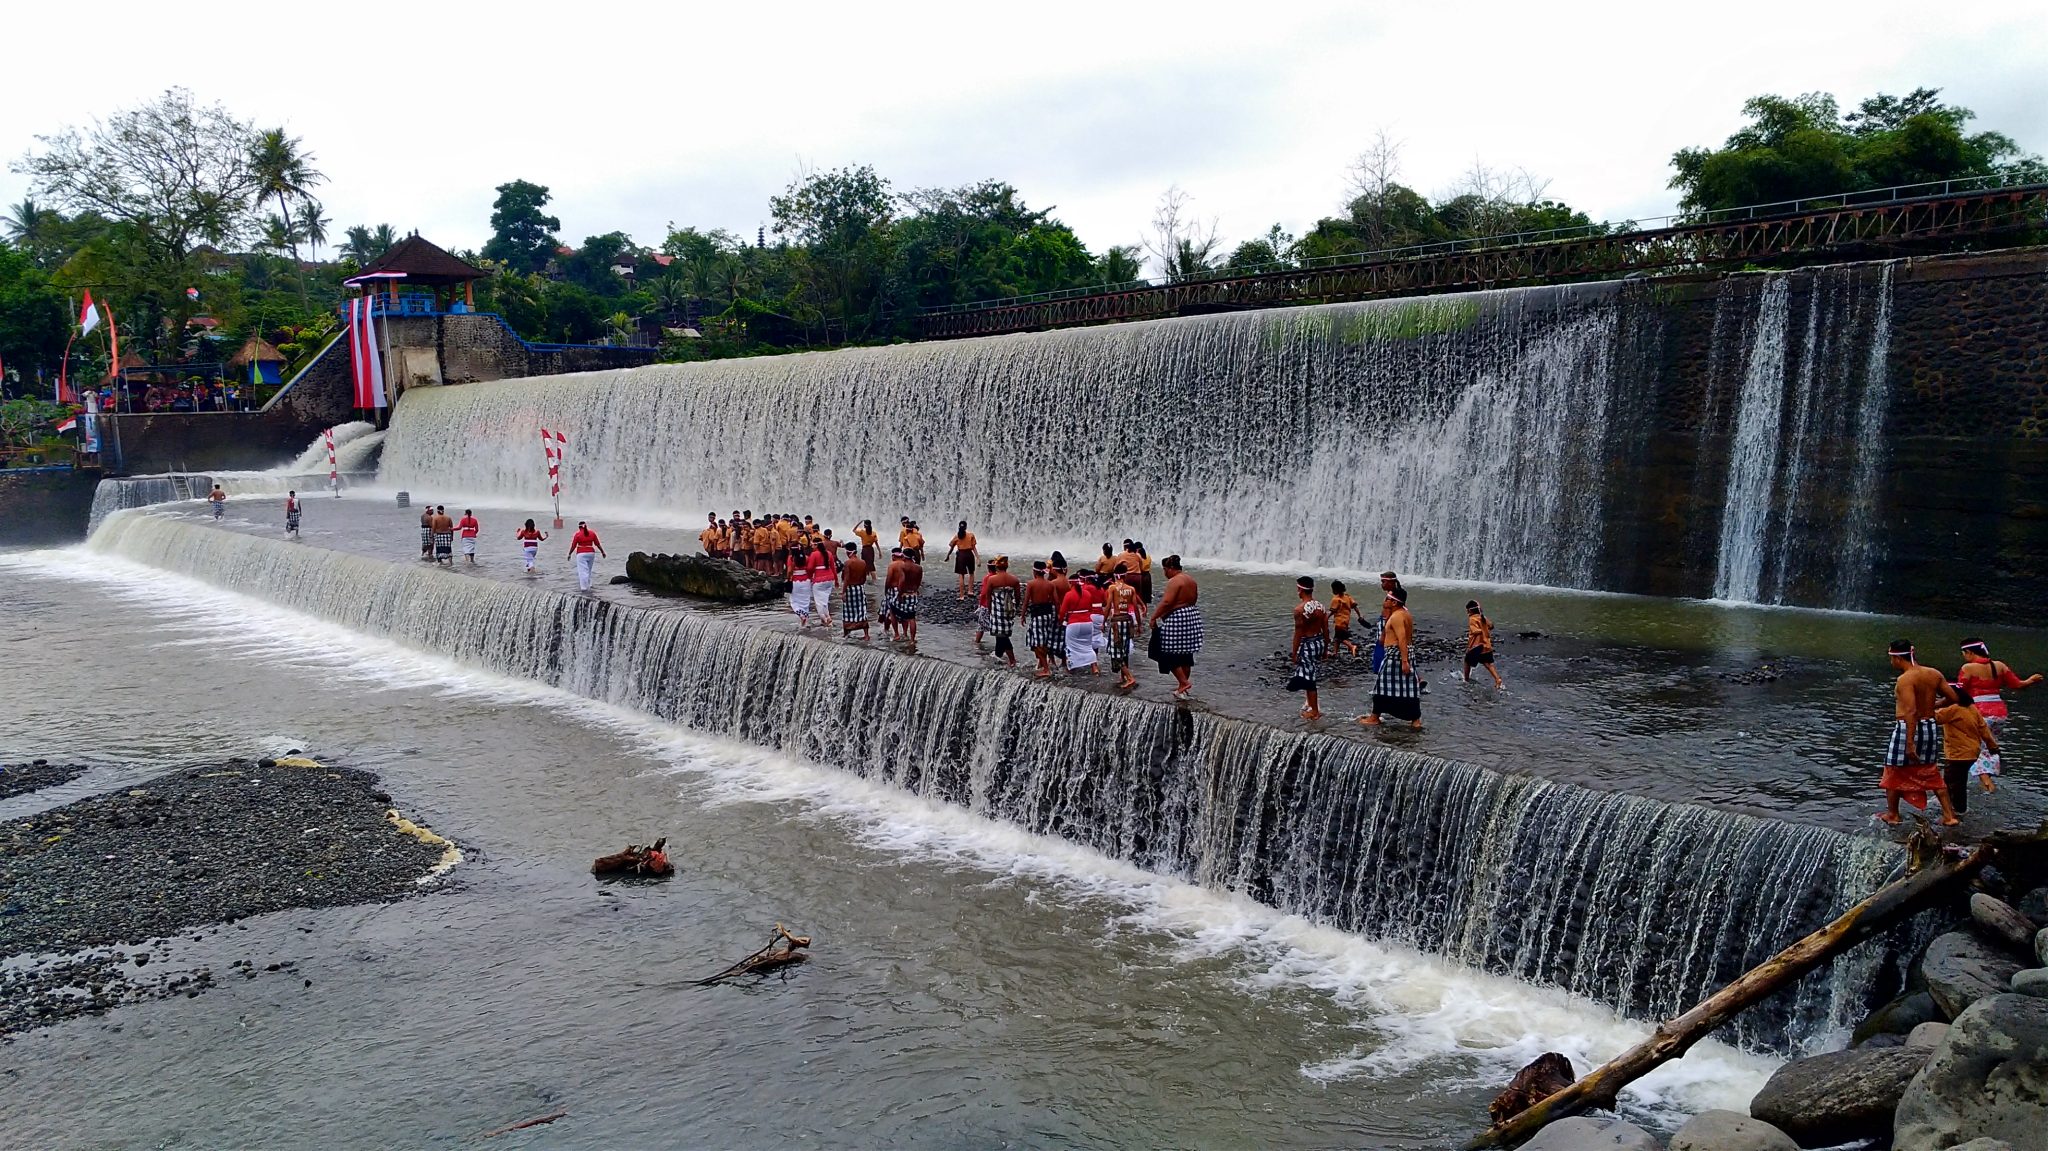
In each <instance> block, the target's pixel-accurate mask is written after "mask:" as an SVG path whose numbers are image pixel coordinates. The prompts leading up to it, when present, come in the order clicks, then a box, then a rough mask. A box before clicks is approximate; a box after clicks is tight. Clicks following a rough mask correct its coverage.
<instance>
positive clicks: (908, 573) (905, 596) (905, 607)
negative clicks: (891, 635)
mask: <svg viewBox="0 0 2048 1151" xmlns="http://www.w3.org/2000/svg"><path fill="white" fill-rule="evenodd" d="M910 526H911V527H912V528H915V527H916V526H917V525H916V524H915V523H913V524H911V525H910ZM920 543H922V541H921V540H920ZM917 559H918V557H917V556H915V555H912V554H911V553H910V552H908V551H905V552H904V553H903V575H902V578H901V579H900V580H899V581H898V582H897V584H896V621H897V623H898V624H900V625H901V626H902V628H903V639H904V642H905V643H907V644H909V645H910V650H912V651H916V650H917V597H918V592H919V590H920V589H921V588H923V587H924V567H923V566H922V565H921V564H919V563H918V562H917Z"/></svg>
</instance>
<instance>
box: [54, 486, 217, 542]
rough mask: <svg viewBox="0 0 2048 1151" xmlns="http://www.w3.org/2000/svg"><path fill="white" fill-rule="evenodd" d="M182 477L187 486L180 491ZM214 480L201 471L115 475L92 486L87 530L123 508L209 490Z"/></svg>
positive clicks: (177, 498)
mask: <svg viewBox="0 0 2048 1151" xmlns="http://www.w3.org/2000/svg"><path fill="white" fill-rule="evenodd" d="M181 479H182V480H183V481H184V482H185V483H186V484H187V485H188V486H187V487H186V489H185V490H184V491H180V490H179V488H178V483H179V481H180V480H181ZM212 486H213V481H212V480H211V479H210V478H208V477H206V476H201V475H187V474H185V473H182V472H181V473H179V474H178V475H176V476H172V475H154V476H115V477H112V478H110V479H104V480H101V481H100V482H99V483H98V484H96V485H94V486H93V489H92V509H91V510H90V511H89V512H87V513H86V520H85V530H86V531H87V532H88V533H91V532H94V531H97V530H98V529H99V526H100V523H101V521H103V520H105V519H106V518H107V517H108V516H110V515H112V514H114V513H115V512H117V511H121V510H122V509H124V508H146V507H148V506H150V505H151V504H167V503H170V502H172V501H173V500H182V499H190V498H192V497H193V496H195V495H200V494H203V493H205V492H207V491H209V490H210V489H211V488H212Z"/></svg>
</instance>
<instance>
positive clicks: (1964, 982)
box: [1920, 931, 2021, 1019]
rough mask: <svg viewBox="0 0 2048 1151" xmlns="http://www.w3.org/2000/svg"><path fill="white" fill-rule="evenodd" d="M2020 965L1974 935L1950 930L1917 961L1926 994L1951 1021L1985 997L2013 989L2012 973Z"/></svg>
mask: <svg viewBox="0 0 2048 1151" xmlns="http://www.w3.org/2000/svg"><path fill="white" fill-rule="evenodd" d="M2020 967H2021V964H2020V962H2019V961H2018V960H2016V959H2011V958H2008V957H2007V956H2006V955H2005V953H2004V952H2002V951H2000V950H1999V949H1998V948H1996V947H1994V946H1992V945H1991V944H1989V943H1985V942H1983V941H1981V940H1979V939H1978V938H1977V937H1976V936H1973V935H1966V934H1964V933H1963V932H1960V931H1951V932H1949V933H1948V934H1946V935H1943V936H1940V937H1938V938H1936V939H1935V941H1934V942H1933V943H1930V944H1928V945H1927V954H1926V956H1925V957H1923V958H1922V959H1921V960H1920V971H1921V974H1923V975H1925V976H1927V991H1928V994H1930V995H1932V996H1934V1002H1935V1003H1937V1004H1939V1005H1940V1006H1941V1010H1942V1012H1943V1013H1944V1014H1946V1015H1947V1016H1948V1017H1949V1018H1950V1019H1954V1018H1955V1017H1956V1016H1958V1015H1961V1014H1962V1013H1963V1011H1964V1009H1966V1008H1968V1007H1969V1006H1970V1004H1972V1003H1975V1002H1976V1001H1978V1000H1979V999H1982V998H1984V997H1985V996H1986V995H1997V994H1999V993H2001V992H2003V991H2005V990H2007V989H2008V988H2010V987H2011V986H2012V976H2013V973H2014V972H2016V971H2018V970H2019V969H2020Z"/></svg>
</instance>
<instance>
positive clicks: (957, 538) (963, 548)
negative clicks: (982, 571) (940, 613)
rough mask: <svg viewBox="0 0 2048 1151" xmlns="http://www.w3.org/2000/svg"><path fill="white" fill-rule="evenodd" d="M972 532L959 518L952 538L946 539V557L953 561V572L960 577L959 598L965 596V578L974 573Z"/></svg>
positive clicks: (964, 521)
mask: <svg viewBox="0 0 2048 1151" xmlns="http://www.w3.org/2000/svg"><path fill="white" fill-rule="evenodd" d="M974 542H975V541H974V533H973V532H971V531H968V530H967V521H966V520H961V521H960V527H959V529H958V530H957V531H955V532H954V533H953V538H952V539H950V540H947V541H946V558H947V559H949V560H952V561H953V574H954V575H956V576H958V577H959V578H960V598H961V599H966V598H967V579H968V577H969V576H971V575H973V574H974Z"/></svg>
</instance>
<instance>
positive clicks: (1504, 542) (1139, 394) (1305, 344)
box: [381, 284, 1641, 587]
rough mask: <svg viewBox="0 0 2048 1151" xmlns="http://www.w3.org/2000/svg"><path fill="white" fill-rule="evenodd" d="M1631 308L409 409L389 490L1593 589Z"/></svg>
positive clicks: (1158, 334) (799, 364)
mask: <svg viewBox="0 0 2048 1151" xmlns="http://www.w3.org/2000/svg"><path fill="white" fill-rule="evenodd" d="M1622 294H1623V288H1622V285H1619V284H1600V285H1589V286H1580V287H1565V288H1543V289H1522V290H1514V291H1500V292H1484V293H1476V294H1473V295H1468V296H1457V297H1443V298H1436V299H1420V300H1400V301H1381V302H1374V303H1365V304H1344V305H1328V306H1323V307H1313V308H1299V309H1287V310H1275V311H1262V312H1246V313H1237V314H1231V315H1217V316H1204V317H1196V318H1190V319H1182V320H1168V321H1159V322H1154V323H1145V324H1125V325H1117V326H1112V327H1102V328H1089V329H1079V330H1070V331H1059V332H1050V333H1042V334H1035V335H1022V336H1010V337H997V338H991V339H983V340H961V341H953V342H946V343H931V344H916V345H908V346H899V347H891V348H871V349H854V350H846V351H838V352H830V353H818V354H807V355H794V356H778V357H767V358H760V359H749V360H732V361H724V362H720V363H715V364H688V365H657V366H654V367H649V368H640V369H633V370H630V371H617V372H597V373H590V374H587V375H581V376H570V377H556V378H550V379H545V380H506V381H500V382H495V383H492V384H489V385H486V386H476V387H449V388H422V389H417V390H415V391H412V392H408V393H407V395H406V397H405V399H404V400H403V402H402V403H401V404H400V406H399V410H398V412H397V415H396V419H395V420H394V421H393V425H392V431H391V435H390V439H389V441H388V443H387V447H386V450H385V454H384V458H383V463H382V472H381V477H382V479H383V480H384V481H385V482H387V483H389V484H393V485H396V486H402V487H408V488H411V489H413V490H416V491H420V490H431V491H436V492H450V493H457V492H459V493H462V494H464V495H465V496H469V495H474V496H476V497H478V498H480V499H490V498H493V497H495V498H497V499H499V500H511V501H515V502H516V501H519V500H522V499H523V500H528V501H533V500H538V499H540V498H541V497H542V496H543V495H544V493H545V491H546V486H545V485H546V479H545V472H544V467H543V463H542V460H541V456H540V452H539V450H538V447H537V445H536V442H535V441H536V439H537V436H536V434H535V433H536V429H537V428H539V427H541V426H547V427H551V428H556V429H563V430H566V431H567V432H568V434H569V437H570V440H571V443H570V447H569V454H568V458H567V460H566V463H565V468H564V471H565V488H566V490H567V491H568V493H570V496H571V498H573V499H574V500H576V501H578V506H591V505H598V506H610V507H635V508H641V509H648V508H660V509H665V510H669V511H687V512H689V513H690V514H691V516H692V517H693V518H694V517H695V516H696V515H698V514H701V511H702V510H703V509H708V508H717V509H721V510H727V509H734V508H757V509H758V508H764V507H774V508H776V509H796V510H801V511H806V512H817V513H820V514H822V515H823V516H824V517H825V518H826V519H828V520H834V521H848V520H852V519H858V518H861V517H863V516H872V515H876V514H878V512H879V510H881V509H886V513H887V514H888V515H892V516H893V515H896V514H899V513H903V512H907V513H911V514H920V515H922V516H923V517H924V518H925V519H926V520H927V521H928V522H932V523H941V522H943V523H951V522H952V521H953V520H955V519H957V518H966V519H968V520H970V521H972V522H973V524H974V526H975V528H976V529H977V530H980V531H982V532H984V533H985V534H988V535H993V536H996V537H1000V538H1005V539H1018V540H1048V539H1068V540H1071V539H1075V538H1080V539H1091V540H1092V539H1100V538H1109V537H1110V536H1111V535H1112V534H1114V535H1133V536H1136V537H1138V538H1142V539H1148V540H1152V541H1155V542H1156V541H1172V543H1171V549H1172V550H1178V551H1182V552H1185V553H1187V554H1190V555H1201V556H1206V557H1211V558H1217V559H1234V560H1267V561H1271V560H1296V561H1303V562H1309V563H1315V564H1322V565H1329V566H1350V567H1369V568H1371V569H1373V570H1377V569H1379V568H1381V567H1387V566H1393V567H1396V568H1399V569H1400V570H1402V571H1404V572H1411V571H1412V572H1415V573H1418V574H1433V575H1439V576H1456V577H1468V578H1476V579H1487V580H1500V581H1514V582H1525V583H1548V584H1559V585H1569V586H1582V587H1584V586H1595V585H1596V581H1597V570H1598V563H1599V560H1600V552H1601V548H1602V546H1603V542H1602V541H1603V532H1602V516H1603V493H1604V491H1605V488H1606V484H1605V482H1604V475H1603V468H1604V466H1605V461H1606V452H1607V448H1608V445H1607V443H1606V442H1605V439H1606V432H1607V424H1608V421H1609V418H1610V412H1611V411H1612V410H1613V409H1614V408H1615V407H1616V399H1615V393H1616V391H1617V389H1620V388H1623V387H1625V386H1627V385H1626V384H1625V383H1624V377H1626V378H1628V379H1633V378H1635V377H1636V376H1639V375H1640V374H1641V373H1631V372H1624V371H1622V370H1621V366H1622V365H1620V364H1618V362H1617V361H1618V360H1620V359H1621V358H1623V355H1624V353H1622V352H1621V351H1619V349H1625V348H1632V347H1633V346H1634V344H1633V342H1632V341H1631V340H1629V339H1628V338H1627V337H1626V333H1625V332H1624V331H1623V328H1624V327H1625V323H1626V321H1625V318H1624V316H1625V312H1626V310H1627V309H1626V308H1625V307H1624V306H1623V303H1622Z"/></svg>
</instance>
